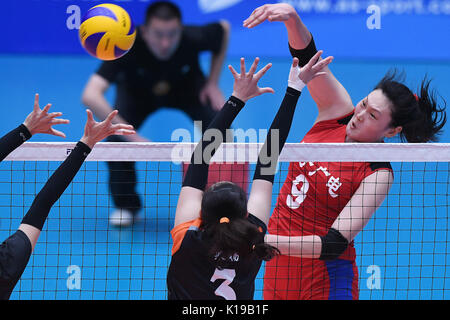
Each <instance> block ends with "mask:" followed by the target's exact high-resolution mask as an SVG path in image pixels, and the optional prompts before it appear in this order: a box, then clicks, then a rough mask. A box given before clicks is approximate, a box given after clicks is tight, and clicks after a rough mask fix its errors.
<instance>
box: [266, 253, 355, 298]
mask: <svg viewBox="0 0 450 320" xmlns="http://www.w3.org/2000/svg"><path fill="white" fill-rule="evenodd" d="M358 297H359V294H358V268H357V267H356V263H355V262H354V261H349V260H341V259H337V260H331V261H322V260H319V259H300V258H295V257H289V256H278V257H275V258H274V259H272V260H271V261H267V262H266V270H265V274H264V300H358Z"/></svg>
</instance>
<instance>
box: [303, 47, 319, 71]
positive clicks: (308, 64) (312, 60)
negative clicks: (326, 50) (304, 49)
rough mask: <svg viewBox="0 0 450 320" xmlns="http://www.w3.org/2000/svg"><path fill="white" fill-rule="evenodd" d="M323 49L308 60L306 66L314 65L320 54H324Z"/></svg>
mask: <svg viewBox="0 0 450 320" xmlns="http://www.w3.org/2000/svg"><path fill="white" fill-rule="evenodd" d="M322 53H323V50H319V51H317V52H316V54H315V55H313V57H312V58H311V59H310V60H309V61H308V63H307V64H306V65H305V68H308V69H311V68H312V66H314V65H315V64H316V63H317V62H318V61H319V59H320V56H321V55H322Z"/></svg>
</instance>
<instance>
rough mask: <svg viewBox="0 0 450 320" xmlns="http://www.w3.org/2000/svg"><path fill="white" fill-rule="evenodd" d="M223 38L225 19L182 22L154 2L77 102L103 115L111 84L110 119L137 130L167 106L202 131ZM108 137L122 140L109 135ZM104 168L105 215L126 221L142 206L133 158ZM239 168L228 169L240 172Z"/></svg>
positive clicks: (214, 97)
mask: <svg viewBox="0 0 450 320" xmlns="http://www.w3.org/2000/svg"><path fill="white" fill-rule="evenodd" d="M228 37H229V24H228V23H227V22H226V21H220V22H218V23H211V24H207V25H202V26H185V25H183V24H182V20H181V12H180V10H179V8H178V7H177V6H176V5H174V4H172V3H170V2H166V1H161V2H154V3H152V4H151V5H150V6H149V7H148V9H147V12H146V19H145V24H144V25H142V26H140V28H138V32H137V37H136V41H135V44H134V46H133V48H132V49H131V50H130V51H129V52H128V53H127V54H126V55H125V56H123V57H121V58H119V59H117V60H114V61H105V62H103V63H102V64H101V66H100V68H99V69H98V70H97V71H96V73H94V74H93V75H92V76H91V78H90V79H89V81H88V83H87V85H86V87H85V89H84V91H83V94H82V102H83V103H84V104H86V105H88V106H89V107H90V108H91V109H92V111H93V112H94V114H95V116H96V117H97V118H99V119H104V118H105V117H106V115H107V114H108V113H110V112H111V111H112V110H113V108H112V107H111V105H110V104H109V103H108V101H107V100H106V99H105V95H104V94H105V92H106V90H107V89H108V88H109V86H110V85H111V84H112V83H114V84H116V89H117V92H116V101H115V102H114V108H116V109H117V110H119V115H118V116H117V117H116V119H115V120H116V121H117V122H118V123H119V122H120V123H126V124H132V125H133V126H134V128H136V129H139V128H140V126H141V125H142V123H143V122H144V121H145V120H146V118H147V117H148V116H149V115H150V114H152V113H154V112H155V111H157V110H158V109H159V108H162V107H169V108H175V109H179V110H182V111H184V112H185V113H186V114H187V115H188V116H189V117H190V118H191V119H192V120H194V121H202V128H203V131H204V128H206V127H208V125H209V123H210V122H211V120H212V119H213V118H214V116H215V115H216V114H217V112H218V111H219V110H220V109H221V107H222V106H223V104H224V102H225V100H224V97H223V94H222V92H221V91H220V89H219V87H218V80H219V76H220V72H221V69H222V64H223V60H224V57H225V53H226V49H227V46H228ZM202 51H209V52H211V53H212V55H211V63H210V72H209V76H208V77H206V76H205V75H204V74H203V72H202V71H201V68H200V64H199V54H200V53H201V52H202ZM108 141H111V142H118V141H124V139H123V138H122V139H121V138H120V137H110V138H109V139H108ZM125 141H132V142H145V141H149V140H147V139H146V138H144V137H142V136H140V135H138V134H136V135H132V136H128V137H126V140H125ZM108 167H109V171H110V176H109V185H110V191H111V194H112V197H113V200H114V204H115V206H116V208H117V210H116V211H115V212H113V213H112V214H111V216H110V223H111V224H112V225H115V226H127V225H131V224H132V223H133V222H134V220H135V219H134V218H135V216H136V213H137V212H138V211H139V210H140V208H141V201H140V198H139V196H138V194H137V193H136V191H135V186H136V171H135V167H134V163H133V162H110V163H108ZM243 168H244V167H241V168H235V169H233V170H241V171H242V170H243ZM245 168H246V166H245ZM245 168H244V170H245ZM241 180H242V178H241ZM244 180H245V181H246V179H244Z"/></svg>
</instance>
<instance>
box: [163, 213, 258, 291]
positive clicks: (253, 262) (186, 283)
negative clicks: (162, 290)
mask: <svg viewBox="0 0 450 320" xmlns="http://www.w3.org/2000/svg"><path fill="white" fill-rule="evenodd" d="M248 220H249V221H250V222H251V223H253V224H255V225H256V226H257V227H260V228H261V229H262V230H263V232H264V233H265V232H266V230H267V227H266V225H265V224H264V222H262V221H261V220H260V219H258V218H257V217H255V216H253V215H251V214H249V216H248ZM200 224H201V220H200V219H197V220H193V221H189V222H186V223H183V224H180V225H178V226H176V227H175V228H174V229H173V230H172V231H171V234H172V238H173V247H172V261H171V263H170V266H169V271H168V273H167V288H168V299H169V300H223V299H226V300H252V299H253V294H254V291H255V278H256V275H257V274H258V271H259V268H260V267H261V263H262V260H261V259H260V258H258V257H257V256H256V255H255V254H249V255H247V256H246V257H239V255H237V254H235V255H233V256H230V257H229V261H228V263H227V264H226V267H223V268H217V267H216V265H215V264H214V261H213V259H211V258H210V257H209V256H208V252H209V248H210V245H209V244H208V241H207V240H206V239H205V237H204V232H203V231H202V230H201V229H199V226H200Z"/></svg>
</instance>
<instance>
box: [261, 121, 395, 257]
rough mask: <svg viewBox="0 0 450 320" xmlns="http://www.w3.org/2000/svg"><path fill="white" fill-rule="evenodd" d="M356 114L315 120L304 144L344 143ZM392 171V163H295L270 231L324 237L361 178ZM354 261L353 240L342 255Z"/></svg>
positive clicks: (280, 194) (270, 223)
mask: <svg viewBox="0 0 450 320" xmlns="http://www.w3.org/2000/svg"><path fill="white" fill-rule="evenodd" d="M352 116H353V113H350V114H348V115H346V116H344V117H342V118H339V119H333V120H326V121H321V122H318V123H316V124H315V125H314V126H313V127H312V128H311V130H309V131H308V133H307V134H306V135H305V137H304V138H303V140H302V142H303V143H321V142H322V143H323V142H327V143H344V142H345V137H346V125H347V123H348V122H349V121H350V119H351V117H352ZM381 169H384V170H390V171H392V168H391V166H390V164H389V163H385V162H384V163H380V162H377V163H368V162H294V163H290V165H289V170H288V173H287V177H286V180H285V182H284V184H283V186H282V188H281V190H280V193H279V195H278V199H277V203H276V206H275V209H274V212H273V214H272V217H271V219H270V221H269V228H268V231H269V233H271V234H278V235H285V236H307V235H319V236H324V235H326V234H327V233H328V230H329V229H330V227H331V226H332V224H333V223H334V221H335V220H336V218H337V217H338V215H339V214H340V212H341V211H342V210H343V209H344V207H345V206H346V204H347V203H348V202H349V200H350V198H351V197H352V195H353V194H354V193H355V191H356V190H357V189H358V187H359V186H360V184H361V181H362V180H363V179H364V178H366V177H367V176H369V175H371V174H372V173H374V172H375V171H377V170H381ZM339 258H340V259H346V260H354V259H355V248H354V246H353V242H352V243H350V245H349V246H348V248H347V250H346V251H345V252H344V253H343V254H342V255H341V256H340V257H339Z"/></svg>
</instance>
